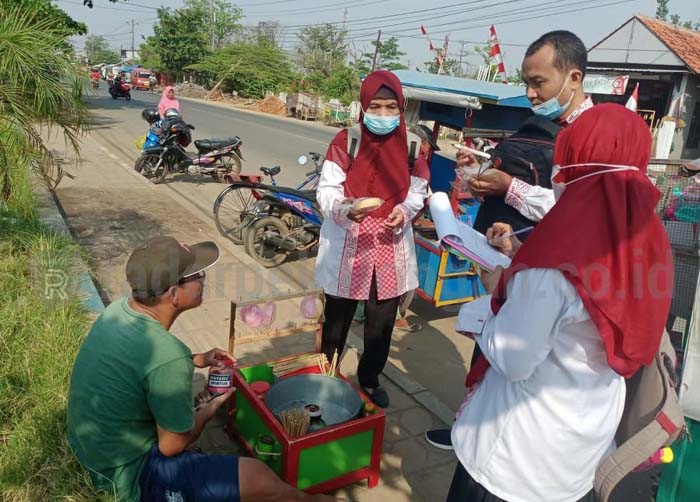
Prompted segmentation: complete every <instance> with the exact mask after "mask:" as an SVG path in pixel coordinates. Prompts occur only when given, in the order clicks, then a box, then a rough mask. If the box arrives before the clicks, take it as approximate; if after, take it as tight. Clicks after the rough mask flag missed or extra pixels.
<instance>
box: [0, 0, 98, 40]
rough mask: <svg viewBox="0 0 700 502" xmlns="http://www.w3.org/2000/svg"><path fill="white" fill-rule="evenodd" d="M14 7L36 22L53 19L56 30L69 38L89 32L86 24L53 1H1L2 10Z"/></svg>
mask: <svg viewBox="0 0 700 502" xmlns="http://www.w3.org/2000/svg"><path fill="white" fill-rule="evenodd" d="M12 7H18V8H21V9H22V10H23V11H25V12H26V13H28V14H31V15H32V19H35V20H40V19H49V18H50V19H52V20H53V23H54V26H55V30H57V31H61V32H64V33H65V34H66V35H68V36H72V35H85V34H86V33H87V31H88V30H87V26H86V25H85V23H81V22H79V21H76V20H75V19H73V18H72V17H70V16H69V15H68V14H66V13H65V12H64V11H63V10H61V9H60V8H59V7H58V6H56V5H55V4H54V3H53V2H51V0H0V10H5V9H9V8H12Z"/></svg>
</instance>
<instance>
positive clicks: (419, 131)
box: [410, 124, 440, 152]
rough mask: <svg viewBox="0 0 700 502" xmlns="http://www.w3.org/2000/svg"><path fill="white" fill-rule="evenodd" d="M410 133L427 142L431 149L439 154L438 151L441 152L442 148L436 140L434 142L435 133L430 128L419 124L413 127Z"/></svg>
mask: <svg viewBox="0 0 700 502" xmlns="http://www.w3.org/2000/svg"><path fill="white" fill-rule="evenodd" d="M410 131H411V132H412V133H413V134H415V135H416V136H418V137H419V138H420V139H422V140H424V141H427V142H428V144H429V145H430V148H432V149H433V151H435V152H437V151H438V150H440V147H439V146H438V145H437V143H436V142H435V140H433V131H431V130H430V128H429V127H428V126H425V125H423V124H417V125H414V126H411V129H410Z"/></svg>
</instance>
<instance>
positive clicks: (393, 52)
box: [361, 37, 408, 73]
mask: <svg viewBox="0 0 700 502" xmlns="http://www.w3.org/2000/svg"><path fill="white" fill-rule="evenodd" d="M377 44H379V51H378V52H377V65H376V67H375V70H391V71H394V70H405V69H407V68H408V67H407V66H406V65H404V64H401V63H400V62H399V61H400V60H401V56H405V55H406V53H405V52H401V51H400V50H399V39H398V38H396V37H391V38H390V39H389V40H386V41H381V40H380V41H379V42H377V41H376V40H375V41H373V42H372V45H373V46H374V48H375V51H376V50H377ZM372 61H374V52H365V53H364V54H363V55H362V63H361V69H362V71H363V72H364V73H369V72H370V71H371V70H372Z"/></svg>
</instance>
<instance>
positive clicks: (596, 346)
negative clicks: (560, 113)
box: [448, 104, 673, 502]
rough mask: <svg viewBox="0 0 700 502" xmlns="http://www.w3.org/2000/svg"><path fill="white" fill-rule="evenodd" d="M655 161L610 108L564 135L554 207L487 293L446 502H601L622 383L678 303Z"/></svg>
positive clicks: (641, 131) (592, 113) (624, 116)
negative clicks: (597, 481) (598, 477)
mask: <svg viewBox="0 0 700 502" xmlns="http://www.w3.org/2000/svg"><path fill="white" fill-rule="evenodd" d="M650 150H651V136H650V134H649V128H648V126H647V125H646V123H645V122H644V121H643V120H642V119H641V118H640V117H639V116H638V115H637V114H635V113H633V112H631V111H629V110H627V109H625V108H624V107H622V106H619V105H613V104H602V105H598V106H595V107H593V108H592V109H590V110H589V111H587V112H586V113H585V114H583V115H582V116H581V117H580V118H579V119H578V120H577V121H576V122H574V123H573V124H572V125H571V126H570V127H568V128H567V129H564V130H563V131H562V132H561V133H560V134H559V136H558V137H557V142H556V146H555V150H554V164H555V166H554V170H553V175H552V182H553V187H554V191H555V197H556V198H557V203H556V204H555V205H554V207H553V208H552V209H551V210H550V212H549V213H548V214H547V215H546V216H545V217H544V219H543V220H542V222H541V223H540V224H539V225H538V226H537V228H536V229H535V230H534V231H533V233H532V234H531V235H530V237H529V238H528V240H527V242H525V244H523V245H522V247H521V248H520V249H519V250H518V252H517V254H516V255H515V257H514V259H513V262H512V264H511V266H510V267H509V268H508V269H507V270H505V271H503V270H502V269H501V270H498V271H497V272H495V273H494V276H495V277H490V278H489V279H490V280H487V281H486V283H487V284H488V283H491V284H494V287H493V288H490V289H494V291H493V298H492V305H491V308H492V315H491V316H490V317H488V319H487V321H486V323H485V325H484V328H483V331H482V332H481V333H480V334H477V335H475V340H476V342H477V343H478V345H479V347H480V348H481V350H482V352H483V354H482V357H481V358H480V360H479V361H477V362H476V363H475V364H474V366H473V368H472V370H471V371H470V373H469V376H468V380H467V384H468V386H469V392H468V395H467V398H466V399H465V403H464V404H463V406H462V408H461V410H460V412H459V414H458V416H457V420H456V421H455V424H454V426H453V428H452V442H453V444H454V445H455V452H456V454H457V457H458V458H459V460H460V463H459V464H458V466H457V470H456V472H455V476H454V479H453V482H452V486H451V489H450V495H449V496H448V501H453V500H454V501H457V500H459V501H460V502H470V501H477V500H478V501H490V502H497V501H499V500H506V501H511V502H520V501H522V502H530V501H532V502H535V501H543V500H546V501H551V502H575V501H582V500H583V501H589V500H590V501H591V502H592V501H593V500H594V496H593V492H592V487H593V479H594V474H595V468H596V466H597V465H598V463H599V462H600V460H601V459H602V458H603V457H604V456H605V455H606V453H608V452H609V451H610V450H611V449H613V448H614V447H615V443H614V438H615V431H616V430H617V426H618V424H619V421H620V418H621V416H622V411H623V407H624V401H625V382H624V378H625V377H629V376H631V375H633V374H634V373H635V372H636V371H637V370H638V369H639V368H640V367H641V366H642V365H648V364H650V363H651V361H652V360H653V358H654V355H655V354H656V352H657V350H658V347H659V342H660V339H661V334H662V332H663V329H664V326H665V323H666V319H667V316H668V311H669V307H670V301H671V295H672V291H673V289H672V288H673V264H672V261H671V248H670V244H669V241H668V238H667V236H666V232H665V230H664V228H663V225H662V224H661V221H660V220H659V218H658V217H657V216H656V214H655V207H656V203H657V201H658V199H659V193H658V191H657V190H656V188H655V187H654V186H653V185H652V184H651V182H650V181H649V179H648V178H647V176H646V168H647V163H648V161H649V152H650ZM493 279H495V280H493Z"/></svg>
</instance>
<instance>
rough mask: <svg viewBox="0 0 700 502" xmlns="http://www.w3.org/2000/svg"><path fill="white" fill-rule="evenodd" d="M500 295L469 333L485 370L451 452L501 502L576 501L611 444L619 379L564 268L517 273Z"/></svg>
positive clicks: (621, 389)
mask: <svg viewBox="0 0 700 502" xmlns="http://www.w3.org/2000/svg"><path fill="white" fill-rule="evenodd" d="M507 298H508V299H507V301H506V302H505V304H504V305H503V306H502V307H501V309H500V311H499V312H498V314H497V315H495V316H494V315H493V314H490V315H489V317H488V319H487V320H486V322H485V323H484V328H483V330H482V332H481V333H480V334H476V335H475V339H476V341H477V343H478V344H479V347H481V350H482V351H483V353H484V355H485V356H486V358H487V359H488V361H489V362H490V364H491V367H490V368H489V369H488V371H487V372H486V375H485V376H484V379H483V380H482V382H481V383H480V384H479V385H478V387H477V388H476V390H474V391H473V393H472V394H471V396H468V398H467V399H466V400H465V401H466V404H464V405H463V407H462V409H461V410H460V412H459V414H458V416H457V420H456V421H455V423H454V425H453V428H452V443H453V445H454V447H455V453H456V454H457V457H458V458H459V461H460V462H461V463H462V465H464V467H465V469H466V470H467V472H469V474H470V475H471V476H472V477H473V478H474V479H475V480H476V481H477V482H478V483H480V484H481V485H482V486H484V487H485V488H486V489H487V490H488V491H489V492H491V493H493V494H494V495H496V496H497V497H499V498H502V499H505V500H508V501H509V502H575V501H577V500H578V499H580V498H581V497H583V496H584V495H585V494H586V493H587V492H588V491H590V490H591V489H592V487H593V479H594V474H595V469H596V466H597V465H598V463H599V462H600V460H601V459H602V458H603V456H604V455H605V454H606V453H608V452H609V451H610V450H611V449H613V448H614V437H615V431H616V429H617V426H618V424H619V421H620V418H621V416H622V411H623V407H624V401H625V383H624V379H623V378H622V377H621V376H619V375H618V374H617V373H615V372H614V371H613V370H612V369H611V368H610V366H609V365H608V363H607V359H606V354H605V349H604V346H603V341H602V339H601V338H600V335H599V334H598V330H597V328H596V326H595V324H594V323H593V321H592V320H591V318H590V316H589V315H588V312H587V311H586V309H585V307H584V306H583V302H582V301H581V298H580V297H579V296H578V293H577V292H576V290H575V288H574V287H573V286H572V285H571V283H570V282H569V281H567V280H566V278H565V277H564V276H563V275H562V274H561V272H559V271H557V270H552V269H530V270H525V271H522V272H519V273H518V274H516V275H515V276H514V277H513V279H511V280H510V281H509V283H508V285H507Z"/></svg>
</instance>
